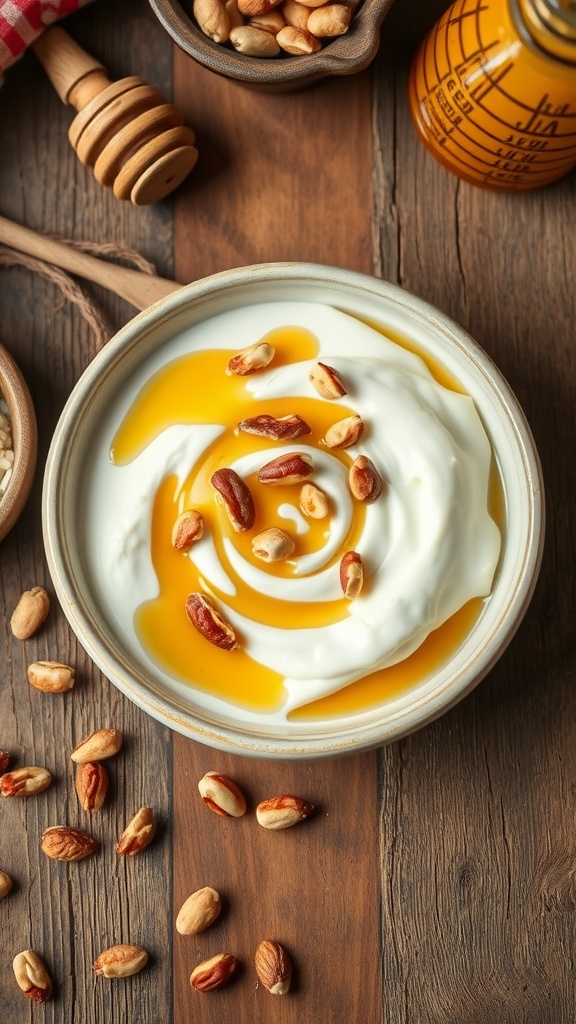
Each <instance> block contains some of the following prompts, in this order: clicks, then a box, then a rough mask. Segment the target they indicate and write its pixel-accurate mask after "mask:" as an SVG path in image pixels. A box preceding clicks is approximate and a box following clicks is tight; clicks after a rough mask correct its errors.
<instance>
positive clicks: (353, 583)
mask: <svg viewBox="0 0 576 1024" xmlns="http://www.w3.org/2000/svg"><path fill="white" fill-rule="evenodd" d="M340 586H341V587H342V590H343V592H344V596H345V597H347V598H348V600H349V601H355V600H356V598H357V597H359V596H360V592H361V590H362V587H363V586H364V566H363V564H362V559H361V557H360V555H359V554H358V552H357V551H347V552H346V554H344V555H342V559H341V561H340Z"/></svg>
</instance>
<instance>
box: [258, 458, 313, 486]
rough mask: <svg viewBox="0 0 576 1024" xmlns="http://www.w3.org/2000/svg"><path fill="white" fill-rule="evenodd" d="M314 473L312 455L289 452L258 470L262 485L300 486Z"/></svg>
mask: <svg viewBox="0 0 576 1024" xmlns="http://www.w3.org/2000/svg"><path fill="white" fill-rule="evenodd" d="M313 472H314V464H313V462H312V458H311V456H310V455H307V454H306V453H305V452H289V453H288V454H287V455H279V456H278V458H277V459H272V461H271V462H267V463H266V464H265V465H264V466H262V468H261V469H259V470H258V480H259V481H260V483H261V484H271V485H274V484H299V483H302V481H303V480H305V479H306V477H309V476H310V474H311V473H313Z"/></svg>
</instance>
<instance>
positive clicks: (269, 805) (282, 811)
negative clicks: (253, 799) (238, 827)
mask: <svg viewBox="0 0 576 1024" xmlns="http://www.w3.org/2000/svg"><path fill="white" fill-rule="evenodd" d="M314 811H315V807H314V804H309V803H306V802H305V801H304V800H300V798H299V797H297V796H274V797H271V799H269V800H262V801H261V802H260V803H259V804H258V806H257V808H256V818H257V820H258V822H259V824H260V825H262V826H263V827H264V828H269V829H273V830H274V829H282V828H290V826H291V825H297V824H298V823H299V822H300V821H304V820H305V818H309V817H310V815H311V814H313V813H314Z"/></svg>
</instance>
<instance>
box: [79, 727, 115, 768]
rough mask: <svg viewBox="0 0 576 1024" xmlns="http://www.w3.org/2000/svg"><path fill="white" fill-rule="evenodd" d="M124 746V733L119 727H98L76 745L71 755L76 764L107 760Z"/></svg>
mask: <svg viewBox="0 0 576 1024" xmlns="http://www.w3.org/2000/svg"><path fill="white" fill-rule="evenodd" d="M121 746H122V734H121V733H119V732H118V730H117V729H97V730H96V732H92V733H90V735H89V736H86V737H85V738H84V739H83V740H80V743H78V744H77V746H75V747H74V750H73V751H72V753H71V754H70V757H71V758H72V760H73V761H75V762H76V764H87V763H88V762H89V761H105V760H106V758H107V757H113V756H114V754H117V753H118V751H119V750H120V747H121Z"/></svg>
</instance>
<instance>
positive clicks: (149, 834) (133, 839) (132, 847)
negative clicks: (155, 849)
mask: <svg viewBox="0 0 576 1024" xmlns="http://www.w3.org/2000/svg"><path fill="white" fill-rule="evenodd" d="M155 831H156V821H155V820H154V813H153V811H152V809H151V808H150V807H141V808H140V810H139V811H136V814H135V815H134V817H133V818H132V819H131V820H130V821H129V822H128V824H127V825H126V828H125V829H124V831H123V833H122V835H121V836H120V839H119V840H118V842H117V843H116V853H118V854H119V855H120V856H121V857H134V856H135V855H136V854H137V853H141V852H142V850H145V849H146V847H147V846H150V843H151V842H152V840H153V838H154V833H155Z"/></svg>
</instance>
